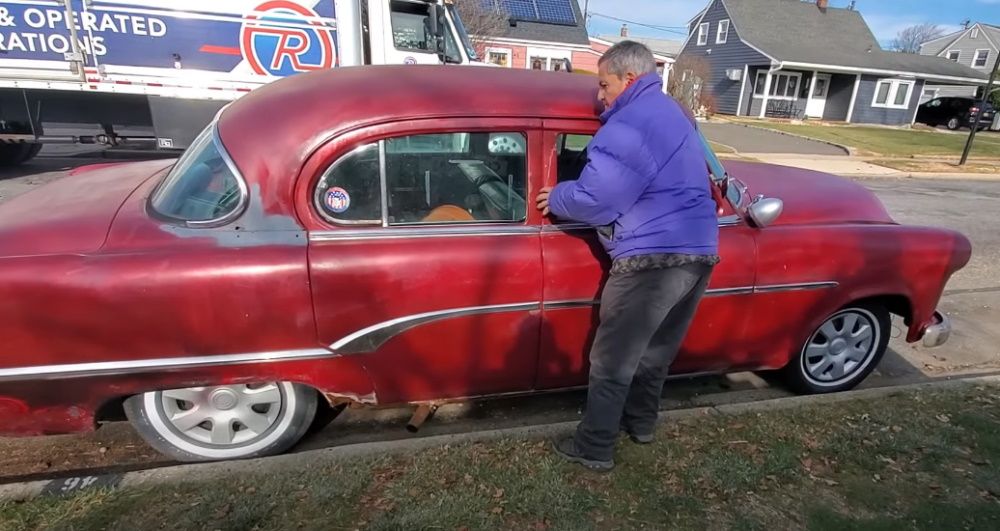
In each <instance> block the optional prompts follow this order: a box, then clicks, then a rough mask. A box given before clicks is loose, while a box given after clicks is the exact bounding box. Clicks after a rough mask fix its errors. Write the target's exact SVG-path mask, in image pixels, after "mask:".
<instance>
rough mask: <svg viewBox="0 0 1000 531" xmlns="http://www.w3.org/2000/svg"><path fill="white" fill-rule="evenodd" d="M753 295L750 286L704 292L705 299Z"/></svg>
mask: <svg viewBox="0 0 1000 531" xmlns="http://www.w3.org/2000/svg"><path fill="white" fill-rule="evenodd" d="M751 293H753V287H752V286H742V287H737V288H715V289H709V290H705V296H706V297H725V296H726V295H749V294H751Z"/></svg>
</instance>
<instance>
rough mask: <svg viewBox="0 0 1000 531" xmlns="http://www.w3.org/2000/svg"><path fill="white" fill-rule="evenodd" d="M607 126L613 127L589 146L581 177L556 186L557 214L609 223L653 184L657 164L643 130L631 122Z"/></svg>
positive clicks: (551, 200)
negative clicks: (648, 149)
mask: <svg viewBox="0 0 1000 531" xmlns="http://www.w3.org/2000/svg"><path fill="white" fill-rule="evenodd" d="M605 128H606V129H607V128H610V129H608V130H602V131H601V133H599V134H598V136H596V137H595V138H594V141H592V142H591V145H590V146H588V147H587V154H588V159H589V160H588V161H587V166H586V167H585V168H584V169H583V173H582V174H580V178H579V179H577V180H576V181H566V182H563V183H560V184H559V185H557V186H556V187H555V188H554V189H553V190H552V194H551V195H550V196H549V208H550V210H551V211H552V213H553V214H555V215H556V216H557V217H560V218H564V219H572V220H574V221H580V222H583V223H587V224H589V225H593V226H601V225H608V224H610V223H612V222H614V221H615V220H616V219H618V218H619V217H620V216H621V215H622V213H624V212H625V211H627V210H628V209H629V208H630V207H631V206H632V205H634V204H635V202H636V201H637V200H638V199H639V196H640V195H641V194H642V192H643V191H644V190H645V189H646V187H647V186H649V182H650V180H651V179H652V177H653V171H654V168H655V164H654V162H653V160H652V158H651V157H649V156H648V154H647V153H646V152H645V151H644V150H643V147H642V146H643V143H642V139H641V137H640V135H639V133H638V132H636V131H635V130H634V129H632V128H630V127H627V126H620V125H611V126H609V125H605ZM636 169H641V170H640V171H637V170H636Z"/></svg>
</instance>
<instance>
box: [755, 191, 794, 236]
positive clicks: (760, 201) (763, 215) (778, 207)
mask: <svg viewBox="0 0 1000 531" xmlns="http://www.w3.org/2000/svg"><path fill="white" fill-rule="evenodd" d="M784 208H785V203H784V202H782V200H781V199H777V198H774V197H768V198H765V197H764V196H762V195H758V196H757V197H756V198H755V199H754V200H753V203H750V208H749V209H748V211H747V213H748V214H750V220H751V221H753V224H754V225H756V226H757V227H758V228H761V229H763V228H765V227H767V226H768V225H770V224H772V223H774V221H775V220H776V219H778V217H779V216H781V211H782V210H783V209H784Z"/></svg>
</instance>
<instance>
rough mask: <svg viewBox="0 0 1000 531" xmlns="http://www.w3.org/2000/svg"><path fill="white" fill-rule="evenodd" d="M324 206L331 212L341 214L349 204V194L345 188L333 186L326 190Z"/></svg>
mask: <svg viewBox="0 0 1000 531" xmlns="http://www.w3.org/2000/svg"><path fill="white" fill-rule="evenodd" d="M325 202H326V208H329V209H330V211H331V212H334V213H337V214H343V213H344V212H347V209H348V208H350V206H351V196H350V194H348V193H347V190H344V189H343V188H340V187H339V186H335V187H333V188H330V189H329V190H327V191H326V201H325Z"/></svg>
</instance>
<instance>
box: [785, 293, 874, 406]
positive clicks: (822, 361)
mask: <svg viewBox="0 0 1000 531" xmlns="http://www.w3.org/2000/svg"><path fill="white" fill-rule="evenodd" d="M890 323H891V321H890V316H889V311H888V310H886V309H885V308H884V307H882V306H879V305H876V304H859V305H852V306H848V307H846V308H844V309H842V310H840V311H838V312H837V313H834V314H833V315H831V316H830V317H828V318H827V319H826V320H824V321H823V323H822V324H820V326H819V327H818V328H817V329H816V330H815V331H813V333H812V334H811V335H810V336H809V339H808V340H806V342H805V344H804V345H802V348H801V349H800V350H799V353H798V356H796V357H795V358H794V359H793V360H792V361H791V363H789V364H788V365H787V366H786V367H785V369H784V373H785V377H786V380H787V381H788V384H789V385H790V386H791V387H792V388H793V389H795V390H796V391H798V392H801V393H809V394H813V393H833V392H836V391H846V390H848V389H852V388H854V387H855V386H856V385H858V384H859V383H861V381H862V380H864V379H865V378H866V377H867V376H868V374H870V373H871V372H872V370H874V369H875V367H876V366H877V365H878V363H879V361H880V360H881V359H882V356H884V355H885V351H886V348H887V347H888V345H889V329H890V328H889V327H890Z"/></svg>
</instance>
